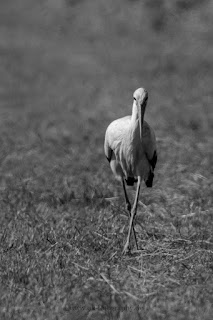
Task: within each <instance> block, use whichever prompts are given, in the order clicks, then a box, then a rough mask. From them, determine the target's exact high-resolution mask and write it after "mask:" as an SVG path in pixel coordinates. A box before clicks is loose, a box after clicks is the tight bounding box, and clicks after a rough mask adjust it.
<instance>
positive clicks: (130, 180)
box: [125, 177, 138, 186]
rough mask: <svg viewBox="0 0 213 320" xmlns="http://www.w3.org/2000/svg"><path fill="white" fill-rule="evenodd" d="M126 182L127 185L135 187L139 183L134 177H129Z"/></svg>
mask: <svg viewBox="0 0 213 320" xmlns="http://www.w3.org/2000/svg"><path fill="white" fill-rule="evenodd" d="M125 180H126V184H127V185H128V186H133V185H134V183H135V182H137V181H138V179H136V178H134V177H128V178H127V179H125Z"/></svg>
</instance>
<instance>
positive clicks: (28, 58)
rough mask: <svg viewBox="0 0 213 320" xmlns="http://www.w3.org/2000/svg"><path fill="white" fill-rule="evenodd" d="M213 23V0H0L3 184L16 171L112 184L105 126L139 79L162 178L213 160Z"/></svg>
mask: <svg viewBox="0 0 213 320" xmlns="http://www.w3.org/2000/svg"><path fill="white" fill-rule="evenodd" d="M212 29H213V3H212V1H208V0H204V1H202V2H200V1H198V0H187V1H185V0H176V1H172V2H171V1H169V0H156V1H154V0H153V1H148V0H144V1H139V0H117V1H113V0H109V1H104V0H93V1H89V0H78V1H77V0H38V1H36V2H35V1H32V0H17V1H16V2H14V1H12V0H9V1H1V2H0V121H1V129H0V130H1V162H2V163H1V167H0V170H1V177H2V178H1V186H2V188H5V186H6V185H7V183H8V181H10V180H11V179H13V181H14V179H15V180H16V179H25V180H26V181H28V182H29V183H32V185H34V186H35V188H37V187H38V185H42V188H43V187H44V186H46V187H47V188H48V187H50V188H52V186H54V187H56V188H57V187H59V186H61V185H63V183H64V182H63V181H64V179H65V176H66V183H70V186H72V187H73V188H74V189H76V188H78V186H79V189H80V190H81V189H82V186H84V185H85V180H90V181H89V183H94V184H95V185H97V184H100V181H101V187H100V188H101V189H103V190H102V192H104V190H106V188H109V192H111V191H112V190H114V186H113V184H111V182H112V183H114V180H113V178H112V177H111V173H110V171H109V169H108V164H107V163H106V162H105V158H104V156H103V140H104V133H105V130H106V127H107V125H108V124H109V123H110V121H112V120H114V119H116V118H118V117H122V116H125V115H127V114H130V113H131V104H132V94H133V91H134V90H135V89H136V88H138V87H141V86H143V87H145V88H146V89H147V90H148V92H149V104H148V108H147V113H146V119H147V120H148V121H149V122H150V123H151V125H152V126H153V127H154V129H155V131H156V135H157V138H158V146H159V159H160V160H159V161H160V165H159V175H158V179H160V180H161V182H160V183H161V184H163V183H164V180H165V173H166V172H168V170H169V168H172V167H173V169H175V168H176V169H177V167H178V166H179V167H178V168H179V169H180V166H181V168H182V169H180V170H184V165H188V164H190V165H191V166H192V167H191V169H190V170H191V171H194V168H197V166H198V165H200V164H201V163H202V162H204V164H205V165H206V168H207V167H208V168H209V167H210V166H209V165H210V163H209V161H210V159H209V157H208V156H209V154H210V150H211V148H212V129H213V112H212V97H213V86H212V76H213V68H212V57H213V33H212ZM192 146H193V148H194V147H195V149H193V150H194V152H195V155H194V156H193V161H192V159H191V157H192V153H191V152H192V149H191V148H192ZM203 152H204V153H205V154H203ZM206 157H207V158H206ZM192 162H193V164H192ZM174 163H175V164H176V165H175V166H176V167H175V166H174ZM203 171H205V168H204V167H202V166H201V167H200V168H199V173H201V174H202V173H204V172H203ZM65 172H66V174H65ZM109 173H110V175H109ZM205 173H206V172H205ZM173 174H174V178H175V179H176V178H177V177H176V173H175V172H171V173H170V178H172V176H173ZM79 177H80V180H79ZM111 178H112V179H111ZM17 181H18V180H17ZM39 181H40V183H39ZM168 183H170V182H169V181H166V184H168ZM100 188H99V189H100ZM110 188H111V189H110ZM110 190H111V191H110ZM76 192H77V193H78V192H80V191H78V190H77V191H76Z"/></svg>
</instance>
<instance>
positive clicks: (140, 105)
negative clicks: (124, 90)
mask: <svg viewBox="0 0 213 320" xmlns="http://www.w3.org/2000/svg"><path fill="white" fill-rule="evenodd" d="M133 98H134V101H133V103H134V104H136V107H137V110H138V118H139V127H140V139H141V140H142V136H143V118H144V113H145V109H146V104H147V100H148V92H147V91H146V90H145V89H144V88H139V89H137V90H135V92H134V93H133Z"/></svg>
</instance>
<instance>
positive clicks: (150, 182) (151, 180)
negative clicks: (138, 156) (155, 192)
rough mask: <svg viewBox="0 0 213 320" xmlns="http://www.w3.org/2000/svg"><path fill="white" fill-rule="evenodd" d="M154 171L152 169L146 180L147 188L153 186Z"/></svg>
mask: <svg viewBox="0 0 213 320" xmlns="http://www.w3.org/2000/svg"><path fill="white" fill-rule="evenodd" d="M153 179H154V173H153V172H152V171H151V170H150V171H149V176H148V179H147V180H146V181H145V183H146V186H147V188H151V187H152V184H153Z"/></svg>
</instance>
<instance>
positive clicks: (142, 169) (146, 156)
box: [104, 88, 157, 254]
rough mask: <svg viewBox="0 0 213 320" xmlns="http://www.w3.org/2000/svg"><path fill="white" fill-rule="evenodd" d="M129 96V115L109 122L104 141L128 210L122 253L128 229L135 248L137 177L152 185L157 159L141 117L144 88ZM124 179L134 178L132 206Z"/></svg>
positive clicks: (153, 140)
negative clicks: (134, 189)
mask: <svg viewBox="0 0 213 320" xmlns="http://www.w3.org/2000/svg"><path fill="white" fill-rule="evenodd" d="M133 98H134V100H133V106H132V115H131V116H126V117H123V118H120V119H117V120H115V121H113V122H112V123H110V125H109V126H108V128H107V130H106V134H105V142H104V151H105V155H106V157H107V159H108V161H109V163H110V167H111V169H112V172H113V173H114V175H115V177H116V179H118V180H119V181H121V183H122V185H123V189H124V196H125V202H126V208H127V209H128V211H129V214H130V222H129V230H128V236H127V240H126V244H125V246H124V249H123V253H124V254H126V253H127V252H128V251H129V250H130V236H131V230H133V233H134V239H135V244H136V247H137V249H138V244H137V239H136V235H135V229H134V218H135V215H136V212H137V204H138V198H139V192H140V186H141V181H142V180H144V181H145V184H146V186H147V187H149V188H150V187H152V183H153V178H154V169H155V165H156V162H157V151H156V138H155V133H154V130H153V129H152V128H151V127H150V125H149V124H148V123H147V122H146V121H144V113H145V109H146V105H147V100H148V93H147V91H146V90H145V89H143V88H139V89H137V90H136V91H135V92H134V94H133ZM125 182H126V184H127V185H128V186H133V185H134V183H135V182H137V190H136V195H135V201H134V204H133V207H132V210H131V204H130V201H129V199H128V196H127V192H126V187H125Z"/></svg>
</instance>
